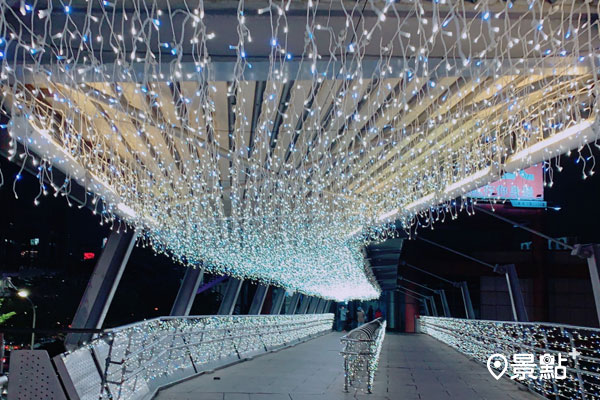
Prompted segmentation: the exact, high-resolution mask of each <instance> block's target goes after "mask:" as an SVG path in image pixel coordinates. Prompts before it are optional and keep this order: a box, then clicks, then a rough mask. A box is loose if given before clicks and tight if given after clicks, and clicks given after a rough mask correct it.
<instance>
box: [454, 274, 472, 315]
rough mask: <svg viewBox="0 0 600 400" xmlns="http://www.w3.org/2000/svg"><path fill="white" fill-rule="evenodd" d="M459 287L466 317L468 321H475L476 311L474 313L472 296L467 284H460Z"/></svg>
mask: <svg viewBox="0 0 600 400" xmlns="http://www.w3.org/2000/svg"><path fill="white" fill-rule="evenodd" d="M458 286H459V287H460V291H461V293H462V298H463V303H464V304H465V316H466V317H467V318H468V319H475V311H473V303H471V294H470V293H469V286H467V282H465V281H463V282H459V283H458Z"/></svg>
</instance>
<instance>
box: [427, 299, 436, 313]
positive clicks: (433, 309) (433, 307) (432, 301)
mask: <svg viewBox="0 0 600 400" xmlns="http://www.w3.org/2000/svg"><path fill="white" fill-rule="evenodd" d="M427 298H428V299H429V302H430V303H431V310H432V311H433V316H434V317H439V314H438V311H437V306H436V305H435V299H434V298H433V296H427Z"/></svg>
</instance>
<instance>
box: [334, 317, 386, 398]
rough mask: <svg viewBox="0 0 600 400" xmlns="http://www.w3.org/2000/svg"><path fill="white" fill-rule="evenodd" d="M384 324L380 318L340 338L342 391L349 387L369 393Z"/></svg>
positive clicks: (377, 360) (383, 334) (381, 342)
mask: <svg viewBox="0 0 600 400" xmlns="http://www.w3.org/2000/svg"><path fill="white" fill-rule="evenodd" d="M385 327H386V322H385V320H383V319H382V318H377V319H376V320H374V321H371V322H369V323H366V324H364V325H362V326H359V327H358V328H355V329H353V330H351V331H350V332H348V334H347V335H345V336H342V337H341V339H340V341H341V342H342V345H343V346H344V350H343V351H342V355H343V357H344V390H345V391H346V392H347V391H348V389H349V388H350V387H353V388H357V389H363V388H364V386H366V389H367V391H368V392H369V393H371V389H372V388H373V380H374V379H375V372H376V371H377V364H378V362H379V353H380V352H381V345H382V344H383V338H384V337H385Z"/></svg>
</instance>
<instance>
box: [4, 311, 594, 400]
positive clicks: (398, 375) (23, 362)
mask: <svg viewBox="0 0 600 400" xmlns="http://www.w3.org/2000/svg"><path fill="white" fill-rule="evenodd" d="M333 320H334V315H333V314H329V313H322V314H296V315H245V316H196V317H178V318H174V317H165V318H157V319H153V320H148V321H143V322H140V323H136V324H132V325H127V326H123V327H120V328H116V329H110V330H106V331H104V332H102V333H100V334H95V335H94V337H92V338H91V340H90V341H89V342H86V343H84V344H83V345H81V346H79V347H78V348H76V349H73V350H71V351H69V352H66V353H63V354H60V355H58V356H56V357H54V358H53V359H50V358H49V356H48V354H47V353H46V352H45V351H43V350H33V351H30V350H21V351H17V352H15V354H14V356H13V359H12V360H11V376H10V380H9V386H8V393H9V395H8V399H9V400H10V399H42V398H43V399H57V400H67V399H82V400H88V399H89V400H91V399H122V400H126V399H127V400H130V399H132V400H138V399H152V398H156V399H165V400H166V399H173V400H177V399H181V400H185V399H189V400H191V399H194V400H202V399H206V400H209V399H210V400H212V399H223V400H224V399H248V400H259V399H265V400H267V399H270V400H278V399H286V400H310V399H314V400H318V399H323V400H325V399H327V400H329V399H350V398H369V399H373V400H375V399H398V398H403V399H436V400H437V399H533V398H536V397H538V398H539V396H540V395H541V396H543V397H547V398H556V399H563V398H569V399H572V398H580V399H588V398H593V397H594V393H596V392H595V390H596V389H597V388H598V381H599V377H600V374H598V372H597V371H598V365H600V364H599V358H598V355H597V354H596V353H597V350H595V348H596V347H597V346H594V344H595V343H596V342H597V338H598V337H600V330H599V329H594V328H581V327H574V326H567V325H553V324H541V323H518V322H501V321H483V320H467V319H458V318H445V317H424V316H422V317H420V318H419V319H418V321H417V327H418V329H417V330H418V331H419V332H420V333H412V334H406V333H405V334H400V333H394V332H388V333H387V334H384V333H385V331H384V329H385V323H383V322H382V321H381V320H375V321H373V322H370V324H379V325H378V326H381V328H379V330H376V329H373V330H371V331H370V332H371V333H373V332H375V331H376V332H377V333H376V334H373V335H371V336H370V335H366V336H362V337H361V336H359V335H352V334H347V335H345V336H342V335H344V334H342V333H339V332H334V331H332V324H333ZM358 329H363V328H357V329H355V330H354V331H352V333H353V334H354V333H356V332H357V330H358ZM380 333H381V334H380ZM370 338H371V339H370ZM341 339H343V340H346V341H347V340H354V343H355V344H356V346H354V347H352V348H351V349H350V350H349V347H343V346H342V343H341ZM381 339H383V340H381ZM363 345H364V346H363ZM361 346H363V347H362V350H360V348H361ZM342 353H343V354H342ZM522 353H527V354H531V357H533V359H534V360H536V365H535V366H534V367H532V369H531V373H532V374H533V375H535V377H534V378H532V379H525V380H519V379H518V378H517V379H514V377H515V375H514V374H516V373H517V372H516V371H517V370H516V369H515V365H513V364H512V363H511V364H510V365H508V363H507V365H506V368H504V366H493V365H491V366H490V365H489V364H490V362H489V359H490V356H492V357H494V356H493V355H495V356H497V355H498V354H500V355H504V356H505V357H506V359H507V360H509V362H511V361H513V356H514V355H515V354H522ZM373 355H375V357H372V356H373ZM377 355H378V357H379V358H378V359H377ZM545 355H550V356H552V357H553V358H554V359H557V360H558V361H557V364H558V365H562V366H563V367H564V371H565V375H566V376H565V377H564V378H563V379H559V378H558V376H551V377H545V378H544V377H543V376H542V375H541V372H542V370H541V366H540V365H541V363H542V361H540V362H539V363H537V360H538V359H539V360H542V358H541V357H542V356H545ZM363 356H364V358H361V357H363ZM353 357H354V358H353ZM364 360H366V361H365V362H363V361H364ZM361 363H362V364H361ZM486 363H487V364H488V365H487V366H486ZM538 364H539V365H538ZM494 367H495V368H494ZM345 368H346V369H345ZM345 371H347V372H345ZM361 371H367V374H365V375H364V376H368V371H376V372H375V376H374V382H373V383H372V386H371V388H370V389H371V390H370V392H371V393H369V390H368V388H369V387H368V385H367V386H365V385H362V386H361V384H360V383H361V379H362V383H363V384H364V383H365V382H367V379H366V378H364V379H363V378H361V376H362V375H361ZM490 372H493V374H495V375H498V374H502V373H504V372H506V373H505V374H504V376H503V377H499V378H498V379H497V378H496V377H494V376H493V374H492V373H490ZM349 377H350V379H351V380H352V384H350V385H348V382H349V381H348V379H349ZM357 382H358V383H357ZM354 383H357V384H354Z"/></svg>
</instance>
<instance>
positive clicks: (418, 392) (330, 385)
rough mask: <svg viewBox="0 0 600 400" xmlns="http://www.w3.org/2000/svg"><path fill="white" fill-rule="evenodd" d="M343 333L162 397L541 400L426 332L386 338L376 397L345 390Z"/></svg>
mask: <svg viewBox="0 0 600 400" xmlns="http://www.w3.org/2000/svg"><path fill="white" fill-rule="evenodd" d="M340 336H341V334H339V333H330V334H327V335H325V336H321V337H319V338H316V339H313V340H311V341H308V342H306V343H301V344H299V345H297V346H295V347H292V348H289V349H283V350H280V351H278V352H275V353H270V354H266V355H263V356H259V357H256V358H254V359H252V360H249V361H246V362H242V363H239V364H236V365H233V366H231V367H227V368H224V369H221V370H217V371H215V372H212V373H206V374H203V375H201V376H199V377H196V378H193V379H190V380H188V381H185V382H182V383H180V384H177V385H175V386H172V387H170V388H167V389H165V390H162V391H160V392H159V393H158V395H157V396H156V397H155V399H158V400H342V399H344V400H345V399H352V398H357V399H369V400H383V399H390V400H397V399H403V400H404V399H405V400H413V399H426V400H444V399H461V400H468V399H486V400H506V399H508V400H511V399H522V400H526V399H536V398H537V399H539V398H540V397H538V396H536V395H534V394H531V393H529V392H527V391H524V390H520V389H519V388H518V386H517V385H516V384H514V383H512V382H510V381H508V380H507V379H501V380H500V381H496V379H494V378H493V377H492V376H491V375H490V374H489V372H488V371H487V369H486V368H485V366H482V365H481V364H479V363H476V362H475V361H472V360H470V359H468V358H467V357H465V356H463V355H462V354H460V353H458V352H457V351H456V350H454V349H452V348H451V347H448V346H446V345H444V344H443V343H440V342H438V341H437V340H435V339H434V338H432V337H430V336H427V335H419V334H393V333H389V334H387V335H386V337H385V340H384V344H383V349H382V351H381V358H380V362H379V369H378V371H377V375H376V377H375V384H374V387H373V394H370V395H369V394H366V393H363V392H351V393H344V392H343V383H344V374H343V370H344V368H343V362H342V357H341V355H340V349H341V346H340V341H339V338H340Z"/></svg>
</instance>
